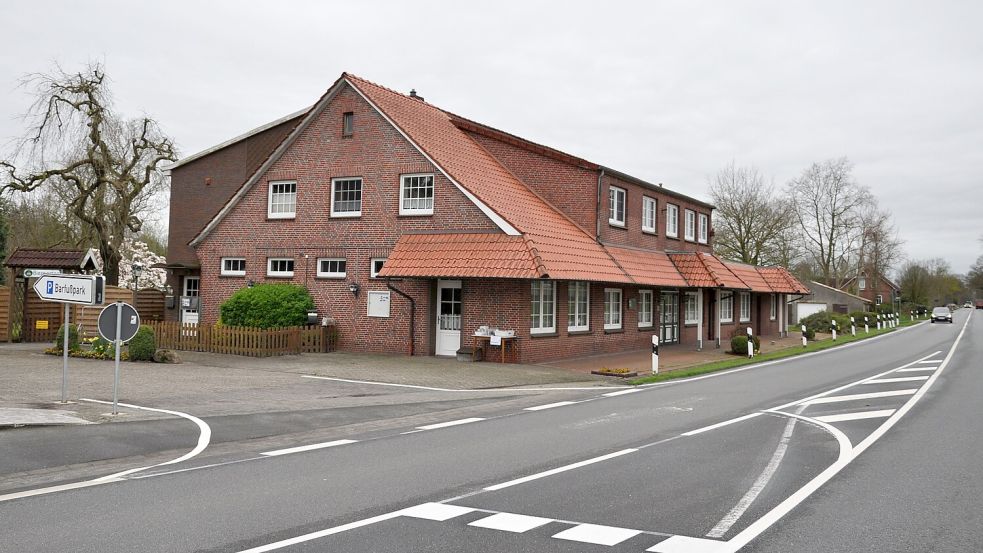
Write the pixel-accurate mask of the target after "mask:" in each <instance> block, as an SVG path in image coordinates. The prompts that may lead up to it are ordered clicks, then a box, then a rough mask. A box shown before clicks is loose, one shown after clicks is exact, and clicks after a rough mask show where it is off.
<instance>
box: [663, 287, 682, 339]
mask: <svg viewBox="0 0 983 553" xmlns="http://www.w3.org/2000/svg"><path fill="white" fill-rule="evenodd" d="M660 297H661V299H660V303H659V317H660V318H661V323H662V330H661V331H660V332H659V341H660V342H661V343H663V344H675V343H677V342H679V292H662V294H661V295H660Z"/></svg>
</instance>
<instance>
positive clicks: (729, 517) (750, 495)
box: [707, 405, 805, 538]
mask: <svg viewBox="0 0 983 553" xmlns="http://www.w3.org/2000/svg"><path fill="white" fill-rule="evenodd" d="M803 409H805V406H804V405H802V406H800V407H799V409H798V411H797V412H799V413H801V412H802V410H803ZM795 421H796V419H795V418H790V419H788V422H787V423H786V424H785V432H783V433H782V438H781V439H780V440H779V441H778V447H776V448H775V453H773V454H772V456H771V460H770V461H768V465H767V466H765V470H763V471H761V474H760V475H758V479H757V480H755V481H754V484H752V485H751V488H750V489H748V491H747V493H745V494H744V497H742V498H741V500H740V501H738V502H737V505H734V508H733V509H731V510H730V511H729V512H728V513H727V514H726V515H724V517H723V518H722V519H720V522H718V523H717V525H716V526H714V527H713V529H712V530H710V531H709V532H707V537H708V538H722V537H724V534H726V533H727V531H728V530H730V528H731V526H733V525H734V524H735V523H736V522H737V521H738V520H740V518H741V517H742V516H744V513H745V511H747V510H748V508H749V507H750V506H751V504H752V503H754V500H755V499H757V498H758V496H759V495H760V494H761V492H762V491H764V489H765V486H767V485H768V482H770V481H771V477H772V476H774V475H775V473H776V472H777V471H778V465H780V464H781V463H782V459H783V458H785V452H786V451H787V450H788V443H789V442H790V441H791V440H792V431H793V430H794V429H795Z"/></svg>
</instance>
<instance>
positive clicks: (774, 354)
mask: <svg viewBox="0 0 983 553" xmlns="http://www.w3.org/2000/svg"><path fill="white" fill-rule="evenodd" d="M919 322H921V321H915V322H911V321H905V322H902V323H901V326H899V327H898V328H904V327H908V326H912V325H914V324H917V323H919ZM895 330H897V328H882V329H880V330H877V329H876V328H875V329H871V331H870V334H864V333H863V331H862V330H858V331H857V335H856V336H850V335H849V334H847V335H846V336H843V335H840V336H839V337H837V339H836V341H833V339H832V338H827V339H825V340H819V341H814V342H809V345H807V346H806V347H791V348H785V349H780V350H777V351H771V352H768V353H764V354H761V355H756V356H754V359H748V358H747V357H738V356H734V358H733V359H726V360H724V361H714V362H713V363H707V364H705V365H697V366H695V367H688V368H685V369H676V370H673V371H668V372H664V373H659V374H654V375H651V376H643V377H641V378H634V379H632V380H629V381H628V383H629V384H632V385H638V384H652V383H653V382H663V381H666V380H675V379H677V378H688V377H690V376H699V375H701V374H706V373H712V372H717V371H723V370H726V369H733V368H735V367H741V366H743V365H753V364H754V363H764V362H765V361H774V360H776V359H784V358H786V357H794V356H796V355H802V354H803V353H811V352H813V351H822V350H824V349H829V348H835V347H837V346H842V345H844V344H849V343H852V342H859V341H860V340H866V339H867V338H873V337H874V336H880V335H882V334H887V333H889V332H894V331H895Z"/></svg>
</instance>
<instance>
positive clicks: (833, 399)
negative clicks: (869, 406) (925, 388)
mask: <svg viewBox="0 0 983 553" xmlns="http://www.w3.org/2000/svg"><path fill="white" fill-rule="evenodd" d="M917 391H918V390H917V389H915V388H910V389H908V390H890V391H887V392H871V393H869V394H849V395H845V396H827V397H820V398H816V399H811V400H809V401H805V402H802V403H800V404H799V405H823V404H826V403H841V402H844V401H856V400H858V399H876V398H880V397H895V396H911V395H915V392H917Z"/></svg>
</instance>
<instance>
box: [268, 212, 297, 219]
mask: <svg viewBox="0 0 983 553" xmlns="http://www.w3.org/2000/svg"><path fill="white" fill-rule="evenodd" d="M266 218H267V219H296V218H297V212H296V211H295V212H293V213H267V214H266Z"/></svg>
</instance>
